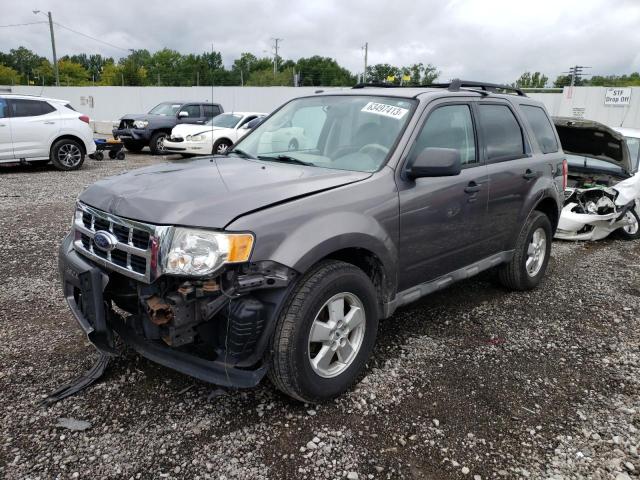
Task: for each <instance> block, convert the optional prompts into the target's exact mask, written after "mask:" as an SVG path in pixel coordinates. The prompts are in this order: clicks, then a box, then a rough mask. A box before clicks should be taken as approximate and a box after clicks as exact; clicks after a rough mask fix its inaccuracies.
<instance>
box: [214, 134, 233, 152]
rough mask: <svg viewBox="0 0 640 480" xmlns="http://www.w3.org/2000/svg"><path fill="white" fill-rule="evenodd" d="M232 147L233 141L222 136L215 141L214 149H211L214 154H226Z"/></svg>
mask: <svg viewBox="0 0 640 480" xmlns="http://www.w3.org/2000/svg"><path fill="white" fill-rule="evenodd" d="M230 147H231V142H230V141H229V140H227V139H226V138H220V139H218V140H216V141H215V143H214V144H213V149H212V150H211V153H212V154H213V155H224V154H226V153H227V151H228V150H229V148H230Z"/></svg>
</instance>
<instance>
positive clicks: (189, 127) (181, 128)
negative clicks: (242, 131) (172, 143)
mask: <svg viewBox="0 0 640 480" xmlns="http://www.w3.org/2000/svg"><path fill="white" fill-rule="evenodd" d="M216 130H224V128H221V127H212V126H211V125H194V124H188V123H181V124H180V125H176V126H175V127H173V130H171V136H173V137H186V136H187V135H196V134H198V133H206V132H211V131H216Z"/></svg>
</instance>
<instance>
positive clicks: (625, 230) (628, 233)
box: [616, 210, 640, 240]
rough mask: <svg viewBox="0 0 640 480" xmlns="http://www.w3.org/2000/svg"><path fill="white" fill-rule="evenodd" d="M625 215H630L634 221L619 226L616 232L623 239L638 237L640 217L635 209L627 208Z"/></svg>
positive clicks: (639, 234) (639, 236)
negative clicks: (624, 225)
mask: <svg viewBox="0 0 640 480" xmlns="http://www.w3.org/2000/svg"><path fill="white" fill-rule="evenodd" d="M626 215H631V216H632V217H633V219H635V223H632V224H630V225H628V226H626V227H622V228H619V229H618V230H617V231H616V233H617V234H618V235H620V238H623V239H624V240H637V239H638V238H640V217H638V214H637V212H636V211H635V210H629V211H628V212H627V213H626Z"/></svg>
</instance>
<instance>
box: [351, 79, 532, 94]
mask: <svg viewBox="0 0 640 480" xmlns="http://www.w3.org/2000/svg"><path fill="white" fill-rule="evenodd" d="M367 87H370V88H446V89H448V90H449V91H451V92H459V91H460V90H462V89H465V90H468V91H471V92H477V93H480V94H481V95H489V93H499V91H500V90H503V91H506V92H514V93H515V94H516V95H518V96H520V97H526V96H527V94H526V93H524V92H523V91H522V90H521V89H519V88H517V87H510V86H509V85H499V84H497V83H486V82H473V81H469V80H460V79H458V78H456V79H454V80H451V82H449V83H431V84H428V85H394V84H392V83H384V82H366V83H357V84H356V85H354V86H353V87H351V88H367Z"/></svg>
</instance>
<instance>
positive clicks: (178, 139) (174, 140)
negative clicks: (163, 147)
mask: <svg viewBox="0 0 640 480" xmlns="http://www.w3.org/2000/svg"><path fill="white" fill-rule="evenodd" d="M171 141H172V142H176V143H180V142H182V141H184V138H182V137H171Z"/></svg>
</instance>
